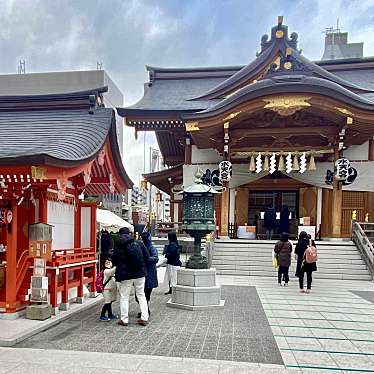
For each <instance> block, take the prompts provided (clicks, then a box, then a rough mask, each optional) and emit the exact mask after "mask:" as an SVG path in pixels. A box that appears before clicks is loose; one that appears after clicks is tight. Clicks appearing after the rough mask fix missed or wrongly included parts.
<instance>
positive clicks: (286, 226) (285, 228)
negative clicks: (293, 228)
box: [279, 205, 290, 233]
mask: <svg viewBox="0 0 374 374" xmlns="http://www.w3.org/2000/svg"><path fill="white" fill-rule="evenodd" d="M289 216H290V211H289V210H288V206H287V205H282V209H281V212H280V221H279V232H280V233H283V232H287V233H288V232H290V219H289Z"/></svg>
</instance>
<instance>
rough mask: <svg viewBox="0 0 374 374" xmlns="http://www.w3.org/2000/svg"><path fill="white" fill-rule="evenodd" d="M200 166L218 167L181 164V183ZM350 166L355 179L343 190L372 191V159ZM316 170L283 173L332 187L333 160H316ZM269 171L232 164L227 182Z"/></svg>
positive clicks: (215, 166) (250, 179) (251, 179)
mask: <svg viewBox="0 0 374 374" xmlns="http://www.w3.org/2000/svg"><path fill="white" fill-rule="evenodd" d="M198 166H199V167H200V168H201V169H202V170H203V171H204V172H205V171H206V169H210V170H211V171H213V170H215V169H218V164H204V165H184V166H183V185H184V186H189V185H191V184H193V183H194V174H195V172H196V170H197V167H198ZM351 166H352V167H354V168H355V169H356V170H357V173H358V175H357V178H356V180H355V181H354V182H353V183H352V184H350V185H348V186H343V190H345V191H370V192H374V161H352V162H351ZM316 168H317V170H313V171H306V172H305V173H303V174H301V173H300V172H292V173H289V174H287V173H286V172H283V174H284V175H286V176H288V177H290V178H293V179H295V180H298V181H300V182H304V183H307V184H310V185H312V186H316V187H321V188H332V186H329V185H327V184H326V183H325V178H326V172H327V170H331V171H334V163H333V162H316ZM268 174H269V172H267V171H263V172H261V173H255V172H251V171H249V170H248V164H234V165H233V169H232V178H231V180H230V183H229V187H230V188H236V187H239V186H242V185H244V184H247V183H251V182H254V181H256V180H258V179H260V178H263V177H265V176H266V175H268Z"/></svg>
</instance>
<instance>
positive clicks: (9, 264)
mask: <svg viewBox="0 0 374 374" xmlns="http://www.w3.org/2000/svg"><path fill="white" fill-rule="evenodd" d="M11 211H12V213H13V218H12V221H11V223H10V224H9V225H8V231H7V251H6V278H5V279H6V280H5V282H6V283H5V285H6V289H5V300H6V304H5V309H6V312H7V313H15V312H16V311H17V288H16V287H17V271H16V269H17V201H16V199H12V200H11Z"/></svg>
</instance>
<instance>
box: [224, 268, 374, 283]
mask: <svg viewBox="0 0 374 374" xmlns="http://www.w3.org/2000/svg"><path fill="white" fill-rule="evenodd" d="M217 274H218V275H231V276H237V275H242V276H254V277H255V276H256V277H273V278H276V276H277V273H276V271H273V272H270V271H268V272H266V271H243V270H217ZM313 278H314V279H340V280H342V279H343V280H363V281H370V280H372V279H371V276H370V275H369V274H368V273H363V274H342V273H337V274H334V273H323V272H319V271H317V272H315V273H313ZM291 279H295V280H296V278H295V277H294V276H293V274H291Z"/></svg>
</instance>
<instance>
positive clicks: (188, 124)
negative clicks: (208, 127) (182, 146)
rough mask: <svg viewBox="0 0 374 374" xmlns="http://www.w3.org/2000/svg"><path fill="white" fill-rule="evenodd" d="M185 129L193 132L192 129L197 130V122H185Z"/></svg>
mask: <svg viewBox="0 0 374 374" xmlns="http://www.w3.org/2000/svg"><path fill="white" fill-rule="evenodd" d="M185 126H186V131H187V132H193V131H199V130H200V128H199V122H186V125H185Z"/></svg>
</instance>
